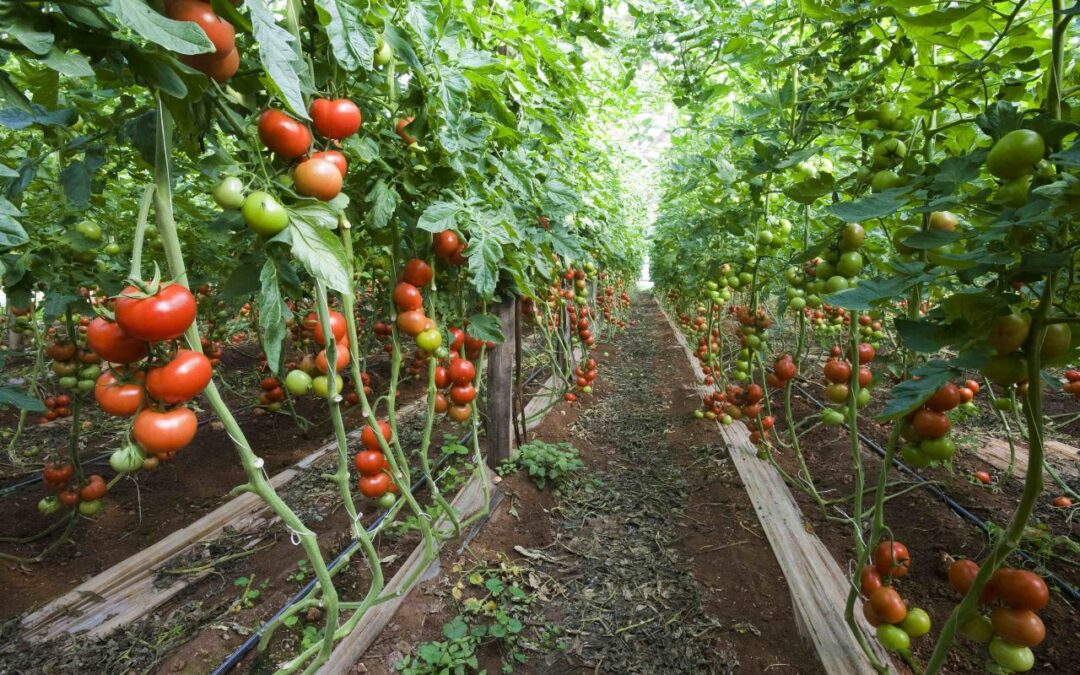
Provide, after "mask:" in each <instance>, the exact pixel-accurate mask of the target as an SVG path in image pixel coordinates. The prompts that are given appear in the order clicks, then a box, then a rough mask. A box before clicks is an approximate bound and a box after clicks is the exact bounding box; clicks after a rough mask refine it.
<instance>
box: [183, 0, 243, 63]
mask: <svg viewBox="0 0 1080 675" xmlns="http://www.w3.org/2000/svg"><path fill="white" fill-rule="evenodd" d="M233 4H236V3H235V0H234V2H233ZM165 16H167V17H169V18H170V19H172V20H173V21H192V22H194V23H196V24H198V25H199V28H202V29H203V31H204V32H205V33H206V36H207V37H209V38H210V41H211V42H213V43H214V51H212V52H207V53H206V54H182V55H181V56H180V60H181V61H183V62H184V63H185V64H186V65H188V66H191V67H192V68H194V69H195V70H197V71H199V72H201V73H203V74H204V75H206V76H207V77H210V78H212V79H214V80H216V81H218V82H225V81H226V80H228V79H229V78H231V77H232V76H233V75H235V74H236V71H237V70H238V69H239V68H240V53H239V52H238V51H237V50H236V29H235V28H233V25H232V24H231V23H229V22H228V21H226V20H224V19H222V18H221V17H220V16H218V15H217V14H216V13H215V12H214V8H213V7H211V6H210V3H209V2H204V1H203V0H165Z"/></svg>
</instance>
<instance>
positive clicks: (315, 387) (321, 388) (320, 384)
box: [311, 375, 345, 398]
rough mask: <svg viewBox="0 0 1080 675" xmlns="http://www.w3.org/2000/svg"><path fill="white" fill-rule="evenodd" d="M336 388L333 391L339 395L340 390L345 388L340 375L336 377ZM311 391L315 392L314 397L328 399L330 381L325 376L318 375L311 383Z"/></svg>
mask: <svg viewBox="0 0 1080 675" xmlns="http://www.w3.org/2000/svg"><path fill="white" fill-rule="evenodd" d="M336 377H337V388H336V389H335V390H334V391H335V392H336V393H337V394H341V391H342V389H344V388H345V380H344V379H342V377H341V376H340V375H337V376H336ZM311 389H312V391H314V392H315V395H316V396H318V397H320V398H330V379H329V378H328V377H327V376H326V375H320V376H318V377H316V378H315V379H314V380H312V381H311Z"/></svg>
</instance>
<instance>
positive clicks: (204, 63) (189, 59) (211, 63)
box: [180, 47, 240, 82]
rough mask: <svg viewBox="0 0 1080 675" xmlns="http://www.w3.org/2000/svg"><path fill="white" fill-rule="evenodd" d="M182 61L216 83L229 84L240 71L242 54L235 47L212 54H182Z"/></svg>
mask: <svg viewBox="0 0 1080 675" xmlns="http://www.w3.org/2000/svg"><path fill="white" fill-rule="evenodd" d="M180 60H181V61H183V62H184V64H185V65H187V66H190V67H192V68H194V69H195V70H197V71H199V72H200V73H202V74H203V75H206V76H207V77H209V78H210V79H212V80H214V81H215V82H227V81H228V80H229V79H231V78H232V76H233V75H235V74H236V71H238V70H240V52H238V51H236V48H235V47H233V48H232V49H230V50H228V51H225V52H217V53H210V54H182V55H181V56H180Z"/></svg>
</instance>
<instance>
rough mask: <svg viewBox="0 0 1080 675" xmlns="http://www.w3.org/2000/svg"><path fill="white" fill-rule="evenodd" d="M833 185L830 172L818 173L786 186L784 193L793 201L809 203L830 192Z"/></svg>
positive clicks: (834, 182) (834, 183)
mask: <svg viewBox="0 0 1080 675" xmlns="http://www.w3.org/2000/svg"><path fill="white" fill-rule="evenodd" d="M835 185H836V181H835V180H833V177H832V174H828V173H819V174H818V175H817V176H815V177H813V178H808V179H806V180H803V181H800V182H798V183H792V184H791V185H788V186H786V187H785V188H784V194H785V195H787V196H788V197H789V198H790V199H792V200H793V201H796V202H798V203H800V204H808V205H809V204H813V203H814V202H816V201H817V200H818V199H820V198H822V197H824V196H825V195H827V194H829V193H830V192H832V191H833V187H835Z"/></svg>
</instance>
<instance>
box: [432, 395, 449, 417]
mask: <svg viewBox="0 0 1080 675" xmlns="http://www.w3.org/2000/svg"><path fill="white" fill-rule="evenodd" d="M449 408H450V401H447V400H446V397H445V396H443V395H442V394H435V412H437V413H439V414H442V413H444V412H446V411H447V410H448V409H449Z"/></svg>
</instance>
